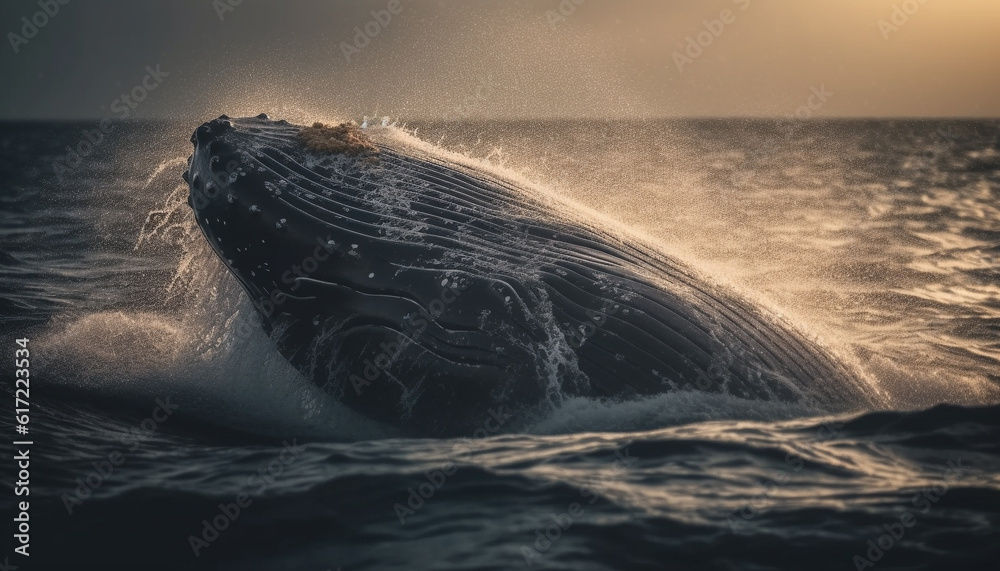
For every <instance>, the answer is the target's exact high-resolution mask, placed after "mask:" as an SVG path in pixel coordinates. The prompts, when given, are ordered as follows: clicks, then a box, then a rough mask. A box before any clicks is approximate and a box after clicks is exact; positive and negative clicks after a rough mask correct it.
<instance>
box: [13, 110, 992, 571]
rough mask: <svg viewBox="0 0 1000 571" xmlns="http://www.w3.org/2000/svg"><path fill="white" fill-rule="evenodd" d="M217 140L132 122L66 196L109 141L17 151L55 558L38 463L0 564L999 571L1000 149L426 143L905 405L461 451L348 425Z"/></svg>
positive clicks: (713, 141)
mask: <svg viewBox="0 0 1000 571" xmlns="http://www.w3.org/2000/svg"><path fill="white" fill-rule="evenodd" d="M197 125H198V121H194V122H190V123H188V122H132V123H118V124H116V125H115V126H114V130H113V132H112V133H111V134H110V135H107V136H105V137H104V138H103V139H102V140H101V141H99V142H97V143H96V144H93V145H92V149H91V152H90V153H88V156H87V157H84V158H83V159H82V160H81V161H80V164H79V165H77V166H75V167H74V168H67V169H63V168H62V165H63V164H64V162H65V164H66V166H67V167H68V165H69V162H70V161H71V159H72V157H67V156H66V154H67V151H66V146H67V145H71V146H77V145H78V144H79V143H80V141H81V140H85V139H86V137H87V135H86V133H87V132H88V131H92V130H93V129H95V127H96V123H7V124H2V125H0V175H2V176H0V181H2V182H0V184H2V187H0V215H2V219H0V236H2V241H0V352H2V353H4V354H5V355H6V356H5V357H4V358H3V359H0V362H3V363H4V366H3V369H2V371H3V374H4V376H5V379H7V382H4V383H3V386H4V390H5V391H6V393H7V394H8V396H9V398H8V400H7V402H8V403H9V405H8V406H9V408H8V409H7V410H2V411H0V431H2V432H3V433H4V434H5V435H6V436H8V437H9V438H10V440H13V439H15V438H21V437H17V436H16V435H15V433H14V428H15V423H14V419H13V412H14V411H13V408H14V404H13V397H14V382H13V378H14V368H13V367H12V361H13V358H14V354H15V353H14V352H15V349H17V348H18V347H17V346H16V345H15V341H14V340H15V339H16V338H20V337H29V338H30V339H31V342H30V344H29V348H30V352H31V380H32V383H31V391H32V392H31V399H30V402H31V413H30V415H31V420H30V424H29V425H28V426H29V429H30V434H29V435H28V436H30V438H31V439H32V441H33V442H34V445H33V446H32V447H31V453H30V455H31V467H30V471H31V475H30V476H31V478H30V482H31V488H30V493H31V495H30V518H31V519H30V521H31V544H30V553H31V556H30V558H24V557H21V556H20V555H14V554H13V546H14V545H15V544H14V543H12V542H13V534H14V533H15V531H14V529H15V524H14V522H12V521H11V520H12V519H13V518H12V517H9V516H8V514H16V512H17V511H18V510H15V505H14V504H15V500H23V499H25V498H19V497H16V496H15V495H14V487H15V485H14V481H15V480H16V473H15V464H14V461H13V460H11V459H10V457H11V456H12V455H13V450H12V447H11V446H10V445H9V444H8V445H7V446H6V448H5V450H6V451H7V452H9V454H8V453H6V452H5V456H6V457H7V458H8V459H7V460H4V461H3V462H0V471H2V473H3V474H4V478H3V487H4V491H3V494H2V496H0V509H2V514H3V516H4V519H5V520H6V521H7V524H5V527H4V529H3V533H2V535H3V537H4V540H3V544H2V545H3V546H4V551H3V552H2V553H0V563H3V561H4V560H3V558H4V557H8V558H9V561H10V563H12V564H15V565H18V566H19V567H20V569H24V570H30V569H135V570H141V569H252V570H270V569H276V570H284V569H289V570H291V569H303V570H317V571H324V570H335V569H338V568H339V569H343V570H345V571H346V570H350V569H455V570H458V569H519V568H531V569H566V570H591V569H593V570H598V569H679V570H680V569H684V570H686V569H695V570H702V569H706V570H710V569H753V570H757V569H760V570H763V569H795V570H798V569H843V570H848V569H858V568H865V569H867V568H875V569H887V570H888V569H995V568H996V562H997V560H998V557H1000V527H998V526H1000V202H998V201H1000V122H998V121H923V122H908V121H829V122H801V123H800V122H779V121H739V120H726V121H722V120H719V121H661V122H649V123H642V122H633V123H604V122H561V123H560V122H548V123H545V122H542V123H530V122H507V123H492V124H486V123H473V122H467V123H438V124H410V125H406V126H405V128H406V129H407V130H408V131H409V132H411V133H414V132H415V135H416V136H417V137H419V138H421V139H423V140H425V141H427V142H429V143H432V144H434V145H437V146H438V147H439V148H440V152H441V153H447V152H459V153H462V154H465V155H467V156H470V157H473V158H476V159H482V160H483V161H484V164H487V163H488V166H490V168H493V169H500V170H502V171H503V172H505V173H507V174H508V175H509V176H510V177H512V178H515V179H517V180H520V181H522V183H523V184H525V185H528V186H529V187H530V188H532V189H535V190H537V191H538V192H544V193H550V194H551V195H552V196H553V197H555V198H554V200H560V201H569V202H570V203H572V204H568V205H567V206H566V208H572V209H577V210H578V211H579V213H580V215H583V216H592V217H595V218H598V217H601V218H604V219H605V221H606V222H607V223H608V224H613V225H616V226H618V227H620V228H621V229H623V231H625V232H628V233H632V234H634V235H635V236H636V237H637V239H643V240H650V241H653V242H655V243H657V244H658V245H659V247H661V248H662V249H663V250H664V251H665V252H667V253H669V254H671V255H673V256H676V257H678V258H680V259H682V260H683V261H685V262H686V263H688V264H690V265H691V266H692V267H694V268H697V269H698V270H700V271H701V272H703V273H704V274H705V275H708V276H711V277H712V278H713V279H715V280H717V281H718V282H720V283H722V284H724V285H726V286H728V287H731V288H732V289H734V290H735V291H736V292H737V293H738V294H739V295H741V296H743V297H745V298H747V299H749V300H751V301H753V302H754V303H756V304H759V305H760V306H761V307H762V308H764V309H765V310H766V311H768V312H769V313H770V314H771V315H773V317H774V319H776V320H783V321H785V322H786V323H788V324H790V325H791V326H793V327H795V328H797V329H799V330H801V331H802V332H804V333H806V334H807V335H808V336H809V337H810V338H812V339H814V340H815V342H816V343H817V344H821V345H823V346H825V347H826V348H828V349H829V350H830V351H832V352H833V353H834V354H835V355H836V356H837V357H838V358H839V359H841V360H842V361H843V362H844V363H846V364H847V365H848V366H849V367H851V368H852V369H853V370H855V372H856V375H857V376H858V378H859V379H862V380H863V381H864V382H865V383H868V384H869V385H870V386H871V387H873V388H874V389H875V391H876V392H877V393H878V394H879V395H880V397H881V402H882V405H881V406H879V410H857V411H855V412H852V413H850V414H837V415H832V414H830V413H829V412H828V411H824V410H822V409H821V408H819V407H815V406H810V405H809V403H802V404H801V405H795V406H791V405H785V404H778V403H768V402H758V401H747V400H741V399H737V398H733V397H727V396H725V395H718V394H704V393H699V392H690V391H689V392H682V393H674V394H667V395H661V396H657V397H653V398H648V399H645V400H641V401H630V402H618V403H616V402H605V401H595V400H589V399H565V400H564V401H563V402H562V403H561V404H560V406H559V407H558V408H555V409H553V410H552V411H551V413H550V414H548V415H547V416H545V417H544V418H541V419H539V420H538V421H537V422H536V423H534V424H532V425H531V426H516V427H514V426H509V425H503V426H501V428H500V430H498V431H496V432H490V431H487V430H484V431H480V432H479V433H477V434H470V435H469V437H468V438H461V439H447V440H431V439H413V438H407V437H406V435H405V434H398V433H394V432H392V431H390V430H387V429H385V428H383V427H381V426H379V425H376V424H375V423H373V422H371V421H369V420H367V419H365V418H363V417H360V416H359V415H357V414H354V413H352V412H350V411H348V410H345V409H344V408H343V407H341V406H339V405H338V403H335V402H330V401H329V400H328V397H327V396H326V395H325V394H324V393H323V392H322V391H320V390H319V389H317V388H315V387H314V386H312V385H311V383H309V382H308V381H306V380H305V379H304V378H302V377H301V376H300V375H299V373H298V372H296V371H295V370H294V369H293V368H292V367H291V366H289V365H288V364H287V363H286V362H285V361H284V360H283V358H282V357H281V356H280V355H279V354H278V352H277V350H276V349H275V347H274V344H273V342H272V341H271V340H270V339H268V338H267V336H266V335H265V334H264V333H263V332H262V330H261V329H260V327H259V326H258V325H257V318H256V316H255V315H254V313H253V310H252V308H251V307H250V305H249V304H248V303H247V301H246V300H245V299H243V293H242V290H241V289H240V287H239V285H238V284H237V283H236V282H235V281H234V280H233V279H232V278H231V277H230V276H229V274H228V273H227V272H226V270H225V268H224V267H223V266H222V265H221V264H220V262H219V261H218V260H217V259H216V257H215V255H214V253H213V252H212V251H211V250H210V249H209V248H208V247H207V245H206V243H205V241H204V239H203V237H202V236H201V234H200V231H199V230H198V228H197V226H196V225H195V224H194V221H193V220H192V219H191V214H190V209H189V208H188V207H187V205H186V200H187V188H186V185H185V184H184V183H183V182H182V181H181V179H180V175H181V172H182V171H183V170H184V167H185V157H187V155H188V154H189V152H190V144H189V143H188V137H189V136H190V133H191V131H193V129H194V128H195V127H196V126H197ZM400 136H402V135H400ZM407 136H408V135H407ZM92 138H93V137H92ZM56 165H60V166H59V167H58V168H56ZM816 382H829V381H825V380H823V379H817V380H816ZM447 413H448V412H447V411H442V414H447ZM501 420H502V419H501ZM490 426H496V424H491V425H490ZM8 442H9V440H8ZM237 510H238V511H237ZM206 526H211V528H210V529H206ZM193 538H196V540H195V539H193Z"/></svg>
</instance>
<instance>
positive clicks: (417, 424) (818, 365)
mask: <svg viewBox="0 0 1000 571" xmlns="http://www.w3.org/2000/svg"><path fill="white" fill-rule="evenodd" d="M369 132H370V130H369V131H364V130H361V129H359V128H358V127H356V126H354V125H352V124H344V125H338V126H327V125H322V124H315V125H313V126H312V127H303V126H298V125H294V124H290V123H288V122H287V121H274V120H271V119H269V118H268V117H267V116H266V115H260V116H257V117H250V118H240V119H231V118H229V117H227V116H225V115H223V116H221V117H220V118H218V119H215V120H213V121H210V122H207V123H205V124H203V125H201V126H200V127H198V128H197V130H196V131H195V132H194V134H193V136H192V138H191V142H192V143H193V144H194V153H193V154H192V156H191V158H190V159H189V167H188V170H186V171H185V172H184V180H185V181H187V182H188V184H189V187H190V195H189V204H190V205H191V207H192V209H193V212H194V216H195V218H196V220H197V223H198V225H199V226H200V227H201V229H202V231H203V233H204V236H205V238H206V239H207V241H208V243H209V244H210V245H211V247H212V248H213V249H214V251H215V252H216V253H217V254H218V256H219V258H220V259H221V260H222V262H223V263H224V264H225V265H226V267H227V268H228V269H229V270H230V271H231V272H232V274H233V275H234V276H235V277H236V279H237V280H238V281H239V283H240V284H242V286H243V288H244V290H245V292H246V294H247V295H248V296H249V299H250V301H251V302H252V303H253V306H254V307H255V308H256V310H257V312H258V313H259V315H260V317H261V321H262V324H263V327H264V328H265V330H266V331H267V332H268V333H269V334H270V335H271V337H272V339H273V340H274V342H275V343H276V344H277V346H278V349H279V350H280V352H281V354H282V355H283V356H284V357H285V358H286V359H287V360H288V361H289V362H290V363H292V364H293V365H294V366H295V367H297V368H298V369H299V370H300V371H301V372H302V373H303V374H304V375H305V376H306V377H308V378H310V379H311V380H312V381H313V382H315V383H316V384H317V385H319V386H320V387H322V388H323V389H324V390H325V391H326V392H327V393H328V394H329V395H330V396H331V397H332V398H336V399H338V400H339V401H341V402H343V403H344V404H346V405H347V406H349V407H351V408H353V409H355V410H357V411H359V412H361V413H363V414H365V415H368V416H369V417H371V418H373V419H376V420H378V421H382V422H385V423H388V424H390V425H393V426H396V427H399V428H401V429H403V430H406V431H409V432H411V433H414V434H419V435H427V436H462V435H466V436H467V435H470V434H472V433H473V432H474V431H476V430H477V429H480V428H482V427H484V426H490V423H492V422H495V420H496V418H498V415H501V414H502V415H503V417H507V416H510V415H511V414H530V413H531V411H538V410H542V409H545V408H546V407H552V406H559V404H560V401H562V400H563V399H566V398H569V397H574V396H588V397H594V398H607V399H632V398H639V397H643V396H644V395H654V394H659V393H664V392H669V391H705V392H710V393H719V394H725V395H730V396H733V397H738V398H743V399H755V400H768V401H777V402H788V403H802V404H807V405H811V406H816V407H822V408H823V409H824V410H846V409H849V408H854V407H857V406H859V404H860V403H861V401H862V400H864V399H865V398H867V397H866V394H867V392H868V390H867V389H866V388H865V387H864V385H863V383H862V382H861V381H860V379H859V378H858V377H857V376H856V375H854V374H852V372H851V371H850V370H848V368H847V367H845V365H843V364H842V363H840V362H839V361H838V360H836V359H834V358H833V357H832V356H831V354H829V352H828V351H826V350H825V349H823V348H821V347H820V346H818V345H816V344H814V343H811V342H809V340H807V339H806V338H805V337H804V336H803V335H802V334H801V333H800V332H798V331H796V330H794V329H793V328H792V327H790V326H787V325H785V324H783V323H781V322H779V321H778V320H776V319H774V318H772V317H770V316H769V315H768V314H767V312H766V311H764V310H762V309H760V308H759V307H757V306H755V305H754V304H752V303H750V302H748V301H746V300H744V299H742V298H740V297H739V296H737V295H735V294H734V293H732V292H730V291H729V290H728V289H727V288H725V287H722V286H718V285H714V284H713V283H710V282H709V280H706V279H703V278H701V277H699V275H698V274H697V273H696V272H695V271H693V270H692V269H691V268H689V267H688V266H686V265H684V264H682V263H680V262H679V261H677V260H674V259H672V258H671V257H670V256H669V255H667V254H665V253H663V252H661V251H660V250H659V249H658V248H654V247H651V246H650V245H648V244H646V243H644V242H643V241H641V240H636V239H631V238H628V237H622V236H621V235H619V234H618V233H617V232H614V231H613V230H612V229H610V228H607V227H605V226H602V225H601V224H598V223H596V222H593V221H589V220H587V219H586V218H585V217H581V216H574V215H572V214H568V213H567V209H566V208H562V207H561V206H560V202H559V201H558V199H554V198H553V197H551V196H542V195H541V194H542V193H539V192H533V191H532V190H531V189H529V188H526V187H525V186H524V185H521V184H518V183H516V182H512V181H510V180H506V179H505V178H504V177H502V176H500V175H495V174H489V173H486V172H481V169H477V168H474V166H470V164H471V163H467V162H465V161H460V160H457V159H454V160H453V159H449V158H442V156H440V155H441V154H440V153H432V152H431V151H428V150H426V149H425V148H424V147H422V146H420V145H415V144H408V143H406V142H405V141H404V139H403V138H401V137H395V138H394V137H375V136H373V135H371V136H370V135H369V134H368V133H369ZM383 139H384V140H383ZM491 419H493V420H491ZM491 430H492V428H491Z"/></svg>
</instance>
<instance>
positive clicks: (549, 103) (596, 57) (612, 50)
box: [0, 0, 1000, 120]
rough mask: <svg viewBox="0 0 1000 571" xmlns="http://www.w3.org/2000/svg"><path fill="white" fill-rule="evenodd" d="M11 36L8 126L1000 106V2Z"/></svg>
mask: <svg viewBox="0 0 1000 571" xmlns="http://www.w3.org/2000/svg"><path fill="white" fill-rule="evenodd" d="M60 1H63V2H67V3H66V4H65V5H62V4H60V3H59V2H60ZM45 8H47V9H48V12H49V13H45V12H44V9H45ZM50 14H51V15H50ZM22 18H26V19H27V22H28V23H27V24H26V22H25V20H23V19H22ZM0 30H2V31H3V32H4V34H5V39H6V41H5V43H4V45H3V46H2V47H0V51H2V52H3V53H2V54H0V66H2V67H0V77H2V83H3V89H2V92H0V119H5V120H11V119H15V120H16V119H55V118H94V119H100V118H105V117H111V118H114V117H123V116H125V115H127V116H129V117H142V118H177V119H203V118H206V117H214V116H217V115H219V114H221V113H226V114H229V115H233V116H238V115H247V114H256V113H259V112H268V113H269V114H271V115H278V116H285V117H289V118H292V117H300V116H309V115H314V116H315V115H322V116H329V117H338V118H360V117H362V116H364V115H379V116H390V117H393V118H402V119H404V120H408V119H412V120H421V119H422V120H427V119H432V120H433V119H514V118H530V119H538V118H591V117H602V118H655V117H735V116H752V117H787V116H796V115H797V116H799V117H1000V0H510V1H499V0H496V1H487V0H477V1H457V0H371V1H367V0H366V1H361V0H358V1H341V0H328V1H322V0H174V1H169V2H168V1H159V2H153V1H136V0H88V1H85V0H4V1H3V2H2V5H0ZM144 82H145V86H143V83H144ZM133 95H134V96H133Z"/></svg>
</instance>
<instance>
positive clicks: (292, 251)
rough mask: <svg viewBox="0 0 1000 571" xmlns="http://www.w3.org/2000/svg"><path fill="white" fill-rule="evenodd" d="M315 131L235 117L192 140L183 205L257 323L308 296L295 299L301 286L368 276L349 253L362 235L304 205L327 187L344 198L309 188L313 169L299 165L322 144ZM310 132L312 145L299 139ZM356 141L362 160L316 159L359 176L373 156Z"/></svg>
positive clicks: (316, 183) (345, 156)
mask: <svg viewBox="0 0 1000 571" xmlns="http://www.w3.org/2000/svg"><path fill="white" fill-rule="evenodd" d="M318 130H319V129H317V128H315V127H314V128H303V127H299V126H296V125H292V124H290V123H288V122H287V121H272V120H270V119H269V118H268V117H267V115H264V114H261V115H258V116H256V117H249V118H240V119H231V118H229V117H227V116H226V115H222V116H221V117H219V118H218V119H214V120H212V121H209V122H207V123H204V124H203V125H201V126H200V127H198V128H197V130H195V132H194V134H193V135H192V136H191V142H192V144H193V145H194V152H193V153H192V155H191V157H190V159H189V167H188V170H186V171H185V172H184V175H183V178H184V180H185V181H186V182H187V183H188V186H189V191H190V192H189V196H188V204H189V205H190V206H191V208H192V210H193V212H194V216H195V220H196V221H197V223H198V226H199V227H200V228H201V230H202V232H203V233H204V235H205V237H206V239H207V240H208V243H209V244H210V245H211V247H212V249H213V250H215V252H216V254H218V256H219V258H220V259H221V260H222V261H223V263H224V264H225V265H226V267H227V268H228V269H229V270H230V271H231V272H232V273H233V275H235V276H236V278H237V279H238V280H239V282H240V283H241V284H242V285H243V287H244V289H245V290H246V292H247V294H248V295H249V297H250V299H251V300H252V302H253V303H254V305H255V306H256V308H257V310H258V311H259V312H260V313H261V314H262V315H263V316H264V317H265V320H268V319H269V318H271V317H272V316H273V315H274V314H276V313H281V310H282V309H286V308H287V307H288V306H286V305H285V304H289V303H291V302H293V301H295V300H299V301H302V299H303V298H306V297H309V296H303V295H300V294H302V291H300V288H301V287H302V285H303V282H304V281H305V280H314V281H315V280H317V279H319V278H322V280H323V281H324V283H330V282H352V281H356V280H359V279H361V278H362V276H365V275H367V273H370V272H366V270H367V269H368V265H367V264H366V263H365V261H364V260H362V259H361V258H360V256H358V255H357V252H352V250H358V249H359V248H360V247H361V246H360V244H361V243H362V242H363V241H364V237H363V236H357V235H352V233H351V232H350V231H349V230H348V229H347V228H345V226H344V225H342V224H338V223H337V222H336V220H337V218H338V216H336V215H331V214H330V213H329V212H328V211H327V209H328V208H329V205H326V206H324V205H322V204H314V203H313V202H312V201H315V200H316V199H317V198H318V197H320V196H321V195H322V193H324V192H330V191H331V188H332V189H333V190H337V191H342V192H353V190H352V189H347V188H341V187H337V185H335V184H334V183H331V182H330V181H321V180H317V175H316V174H315V172H314V171H311V170H309V169H308V168H306V167H305V166H302V165H304V164H306V163H309V162H310V161H315V160H316V154H315V151H314V149H313V146H315V145H322V144H324V140H322V138H320V140H319V142H317V138H318V137H319V135H317V134H316V131H318ZM304 133H305V135H304ZM310 133H311V134H312V138H311V139H310V138H309V137H308V136H306V135H309V134H310ZM352 133H353V134H354V135H355V136H357V133H354V132H353V131H352ZM328 139H329V137H328V138H327V140H326V143H327V144H328V145H329V141H328ZM363 143H364V144H365V145H367V147H366V148H365V149H364V151H365V152H364V153H362V152H350V151H348V152H344V151H343V149H340V152H339V153H337V152H336V151H337V149H333V150H330V149H325V152H326V154H327V155H328V156H330V157H333V159H336V161H333V162H336V164H337V168H338V169H341V170H350V169H352V168H354V165H356V166H357V168H363V167H364V166H365V165H364V164H363V163H364V161H365V160H366V158H368V156H369V155H370V154H371V152H372V151H373V150H374V146H373V145H370V143H367V141H363ZM331 164H332V163H331ZM341 214H343V213H341ZM345 220H346V218H345ZM352 246H353V248H352ZM320 269H322V272H320V271H319V270H320Z"/></svg>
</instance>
